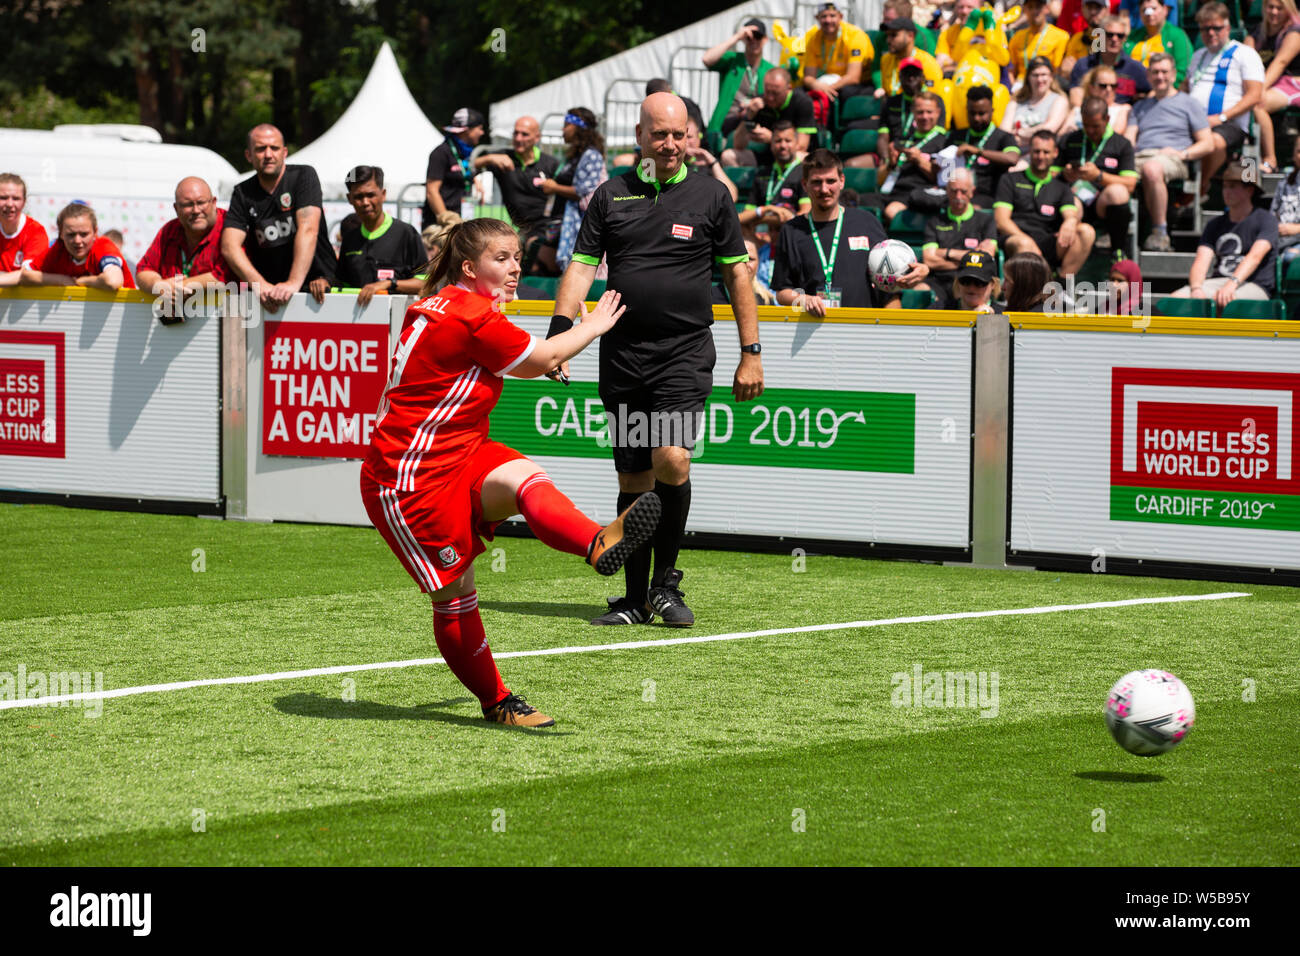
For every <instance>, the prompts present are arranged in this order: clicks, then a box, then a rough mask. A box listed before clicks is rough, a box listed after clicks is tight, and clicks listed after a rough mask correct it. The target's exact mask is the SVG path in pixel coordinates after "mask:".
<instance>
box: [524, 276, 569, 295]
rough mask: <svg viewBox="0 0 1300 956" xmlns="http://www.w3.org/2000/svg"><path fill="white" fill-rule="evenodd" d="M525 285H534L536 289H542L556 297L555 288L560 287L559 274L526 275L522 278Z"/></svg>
mask: <svg viewBox="0 0 1300 956" xmlns="http://www.w3.org/2000/svg"><path fill="white" fill-rule="evenodd" d="M520 281H521V282H522V283H523V284H524V285H527V286H532V287H533V288H534V289H541V290H542V291H543V292H545V293H546V294H547V295H549V296H550V297H551V298H552V299H553V298H555V290H556V289H557V288H559V285H560V277H559V276H524V277H523V279H521V280H520Z"/></svg>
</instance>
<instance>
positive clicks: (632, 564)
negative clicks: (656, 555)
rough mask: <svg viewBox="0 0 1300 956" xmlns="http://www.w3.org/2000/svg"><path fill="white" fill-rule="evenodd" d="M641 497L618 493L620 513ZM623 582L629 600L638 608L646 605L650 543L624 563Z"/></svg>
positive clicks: (633, 493)
mask: <svg viewBox="0 0 1300 956" xmlns="http://www.w3.org/2000/svg"><path fill="white" fill-rule="evenodd" d="M640 497H641V492H639V491H620V492H619V493H618V513H619V514H622V513H623V512H624V511H626V510H627V509H628V508H631V507H632V505H633V503H634V502H635V501H636V500H637V499H638V498H640ZM623 580H624V582H626V587H627V594H626V597H627V600H629V601H631V602H632V603H633V604H635V605H636V606H637V607H641V606H642V605H644V604H645V596H646V591H647V590H648V589H649V587H650V542H649V541H647V542H646V543H645V544H643V545H641V547H639V548H637V549H636V551H634V552H633V553H632V554H631V555H629V556H628V559H627V560H626V561H624V562H623Z"/></svg>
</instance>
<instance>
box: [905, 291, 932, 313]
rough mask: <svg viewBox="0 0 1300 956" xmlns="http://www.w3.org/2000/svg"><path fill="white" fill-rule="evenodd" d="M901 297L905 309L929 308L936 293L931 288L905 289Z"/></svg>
mask: <svg viewBox="0 0 1300 956" xmlns="http://www.w3.org/2000/svg"><path fill="white" fill-rule="evenodd" d="M900 298H901V299H902V306H903V308H904V309H928V308H930V303H931V302H933V301H934V293H933V292H931V291H930V290H929V289H904V290H903V291H902V293H901V295H900Z"/></svg>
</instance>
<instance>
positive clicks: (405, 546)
mask: <svg viewBox="0 0 1300 956" xmlns="http://www.w3.org/2000/svg"><path fill="white" fill-rule="evenodd" d="M379 500H380V501H381V502H382V503H383V506H384V518H385V519H386V520H387V522H388V530H389V531H391V532H392V533H393V540H395V541H396V542H397V544H398V546H399V547H400V548H401V549H402V553H403V554H405V555H406V557H407V559H408V560H409V561H410V562H411V566H412V567H413V568H414V569H415V570H416V572H417V573H418V574H419V575H420V583H421V584H422V585H424V587H425V590H427V591H438V590H441V589H442V581H441V580H440V579H439V578H438V572H437V571H435V570H434V569H433V563H432V562H431V561H430V560H429V556H428V555H427V554H425V553H424V549H423V548H421V547H420V543H419V542H418V541H416V540H415V535H413V534H412V533H411V529H410V528H409V527H407V525H406V518H404V517H403V516H402V506H401V502H400V500H399V499H398V497H397V490H396V489H394V488H380V489H379Z"/></svg>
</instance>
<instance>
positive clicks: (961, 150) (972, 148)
mask: <svg viewBox="0 0 1300 956" xmlns="http://www.w3.org/2000/svg"><path fill="white" fill-rule="evenodd" d="M978 154H979V147H977V146H976V145H975V144H974V143H961V144H959V145H958V146H957V155H958V156H975V155H978Z"/></svg>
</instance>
